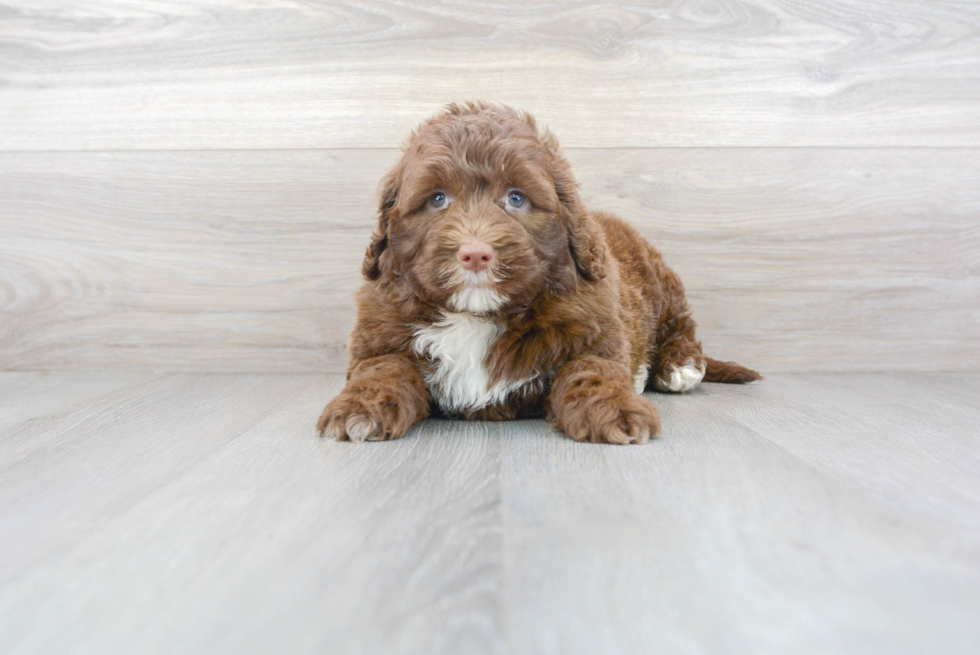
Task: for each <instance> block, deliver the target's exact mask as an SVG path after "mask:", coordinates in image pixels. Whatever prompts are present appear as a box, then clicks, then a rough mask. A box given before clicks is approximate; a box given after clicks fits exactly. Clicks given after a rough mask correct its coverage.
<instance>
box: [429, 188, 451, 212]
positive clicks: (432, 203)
mask: <svg viewBox="0 0 980 655" xmlns="http://www.w3.org/2000/svg"><path fill="white" fill-rule="evenodd" d="M448 204H449V198H448V197H447V196H446V194H445V193H443V192H442V191H436V192H435V193H433V194H432V195H431V196H429V207H432V208H433V209H442V208H443V207H445V206H446V205H448Z"/></svg>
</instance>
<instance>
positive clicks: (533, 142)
mask: <svg viewBox="0 0 980 655" xmlns="http://www.w3.org/2000/svg"><path fill="white" fill-rule="evenodd" d="M363 273H364V275H365V277H366V278H367V280H368V281H367V282H366V283H365V284H364V285H363V286H362V287H361V288H360V290H359V291H358V293H357V309H358V312H357V322H356V324H355V326H354V330H353V332H352V333H351V338H350V344H349V351H350V365H349V368H348V370H347V385H346V387H345V388H344V390H343V391H342V392H341V393H340V395H339V396H337V397H336V398H334V399H333V400H332V401H331V402H330V404H328V405H327V407H326V409H325V410H324V411H323V414H322V415H321V416H320V420H319V423H318V429H319V431H320V433H321V434H325V435H326V436H327V437H329V438H331V439H339V440H343V439H350V440H351V441H365V440H382V439H395V438H398V437H401V436H402V435H404V434H405V432H406V431H408V429H409V428H410V427H411V426H412V425H413V424H414V423H416V422H417V421H419V420H421V419H424V418H426V417H427V416H429V415H430V413H432V414H436V415H442V416H451V417H462V418H473V419H489V420H498V419H513V418H527V417H541V416H543V417H546V418H547V419H548V421H549V422H550V424H551V425H552V426H553V427H555V428H557V429H559V430H563V431H564V432H565V433H566V434H568V435H569V436H570V437H571V438H573V439H575V440H578V441H593V442H608V443H617V444H625V443H644V442H646V441H647V440H649V439H650V437H652V436H654V435H655V434H656V433H657V432H658V431H659V430H660V419H659V416H658V414H657V410H656V409H655V408H654V406H653V405H652V404H651V403H650V401H649V400H647V399H645V398H643V397H642V396H640V395H639V394H640V393H642V392H643V391H644V390H646V389H648V388H656V389H659V390H661V391H670V392H682V391H687V390H689V389H691V388H693V387H694V386H695V385H697V384H698V383H699V382H701V381H702V380H706V381H711V382H749V381H752V380H757V379H759V378H760V376H759V374H758V373H756V372H755V371H752V370H749V369H747V368H744V367H742V366H739V365H738V364H733V363H728V362H719V361H716V360H713V359H711V358H709V357H705V356H704V354H703V353H702V352H701V344H700V343H699V342H698V341H697V340H696V338H695V336H694V327H695V324H694V321H693V320H692V319H691V312H690V308H689V306H688V304H687V300H686V299H685V297H684V287H683V285H682V284H681V282H680V280H679V279H678V278H677V276H676V275H675V274H674V273H673V272H672V271H671V270H670V269H669V268H667V266H666V265H665V264H664V263H663V260H662V259H661V256H660V253H659V252H657V251H656V250H655V249H654V248H653V247H651V246H650V245H649V244H648V243H647V242H646V241H645V240H644V239H643V237H641V236H640V234H639V233H638V232H637V231H636V230H634V229H633V228H632V227H631V226H630V225H628V224H627V223H625V222H623V221H622V220H620V219H618V218H616V217H614V216H611V215H609V214H605V213H602V212H592V211H589V210H588V209H586V208H585V207H584V206H583V204H582V201H581V200H580V199H579V194H578V190H577V185H576V182H575V180H574V178H573V177H572V173H571V169H570V167H569V165H568V162H567V161H565V159H564V158H563V157H562V155H561V153H560V151H559V147H558V142H557V140H556V139H555V138H554V137H553V136H552V135H551V134H550V133H549V132H548V131H547V130H544V131H542V132H539V131H538V129H537V127H536V125H535V121H534V119H533V118H532V117H531V116H529V115H528V114H526V113H523V112H518V111H515V110H512V109H510V108H508V107H503V106H499V105H493V104H487V103H470V104H465V105H449V106H448V107H447V108H446V109H445V110H444V111H443V112H442V113H441V114H439V115H437V116H435V117H434V118H432V119H430V120H429V121H427V122H426V123H424V124H423V125H422V126H421V127H420V128H419V129H418V130H417V131H416V132H414V133H413V134H412V136H411V139H410V140H409V143H408V146H407V148H406V150H405V152H404V156H403V157H402V159H401V161H400V162H399V163H398V164H397V165H396V166H395V167H394V169H393V170H392V171H390V172H389V173H388V175H387V176H386V177H385V179H384V180H383V182H382V192H381V203H380V216H379V223H378V228H377V230H376V231H375V233H374V235H373V237H372V240H371V244H370V246H369V247H368V249H367V254H366V257H365V259H364V265H363Z"/></svg>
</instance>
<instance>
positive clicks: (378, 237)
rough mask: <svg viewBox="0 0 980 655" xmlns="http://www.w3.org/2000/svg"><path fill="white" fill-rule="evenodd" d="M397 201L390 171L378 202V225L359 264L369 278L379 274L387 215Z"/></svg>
mask: <svg viewBox="0 0 980 655" xmlns="http://www.w3.org/2000/svg"><path fill="white" fill-rule="evenodd" d="M397 201H398V188H397V187H396V186H395V175H394V172H392V173H389V174H388V176H387V177H386V178H385V182H384V190H383V191H382V192H381V200H380V202H379V203H378V227H377V229H375V231H374V234H372V235H371V243H370V244H369V245H368V247H367V251H366V252H365V253H364V263H362V264H361V273H362V274H363V275H364V277H366V278H367V279H369V280H377V279H378V277H380V276H381V254H382V253H383V252H384V251H385V249H386V248H387V247H388V217H389V215H390V214H391V210H392V209H394V207H395V202H397Z"/></svg>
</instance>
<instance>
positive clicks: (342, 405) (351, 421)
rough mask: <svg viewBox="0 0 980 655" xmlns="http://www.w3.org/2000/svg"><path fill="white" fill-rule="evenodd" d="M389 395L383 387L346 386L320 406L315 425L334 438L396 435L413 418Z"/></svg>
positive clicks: (358, 439)
mask: <svg viewBox="0 0 980 655" xmlns="http://www.w3.org/2000/svg"><path fill="white" fill-rule="evenodd" d="M393 400H394V399H392V398H389V397H388V394H387V392H386V391H384V390H383V389H382V390H378V391H377V392H376V393H372V392H371V391H369V390H359V391H358V392H352V391H350V390H347V389H345V390H344V391H343V392H342V393H341V394H340V395H339V396H337V397H336V398H334V399H333V400H332V401H330V403H329V404H328V405H327V407H326V409H324V410H323V414H321V415H320V420H319V421H317V424H316V427H317V430H318V431H319V432H320V435H321V436H324V437H327V438H328V439H333V440H334V441H347V440H350V441H356V442H362V441H385V440H388V439H398V438H399V437H402V436H404V435H405V433H406V432H408V428H410V427H411V426H412V424H413V423H414V422H415V421H414V420H410V419H409V418H408V417H407V416H406V414H407V412H405V411H404V409H405V408H399V407H398V405H397V404H396V403H395V402H393Z"/></svg>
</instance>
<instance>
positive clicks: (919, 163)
mask: <svg viewBox="0 0 980 655" xmlns="http://www.w3.org/2000/svg"><path fill="white" fill-rule="evenodd" d="M568 155H569V158H570V159H571V161H572V164H573V167H574V169H575V171H576V174H577V176H578V178H579V180H580V182H581V184H582V192H583V195H584V197H585V199H586V200H587V202H588V203H589V204H590V205H591V206H592V207H594V208H605V209H609V210H613V211H615V212H617V213H619V214H620V215H622V216H623V217H625V218H626V219H628V220H630V221H631V222H633V223H634V224H636V225H637V226H639V227H640V229H641V231H642V232H643V233H644V235H645V236H646V237H647V238H649V239H650V240H651V241H652V242H653V243H655V244H656V245H657V246H658V247H659V248H660V249H661V251H662V252H663V253H664V255H665V256H666V258H667V261H668V262H669V263H670V264H671V265H672V266H673V267H674V268H675V269H676V270H677V271H678V272H679V273H680V275H681V277H682V279H683V280H684V281H685V283H686V285H687V289H688V293H689V296H690V297H691V300H692V304H693V306H694V310H695V317H696V319H697V320H698V323H699V325H700V335H701V337H702V338H703V340H704V343H705V347H706V349H707V351H708V352H709V353H711V354H713V355H714V356H716V357H721V358H731V359H738V360H742V361H743V362H745V363H746V364H750V365H752V366H753V367H757V368H759V369H760V370H762V371H763V372H775V371H787V370H789V371H793V370H796V371H807V370H810V371H814V370H816V371H820V370H851V371H897V370H947V371H970V370H977V368H978V366H980V327H978V326H980V260H978V253H980V227H978V226H980V191H978V189H980V169H978V168H977V167H976V166H975V156H974V153H973V151H972V150H970V149H940V150H936V149H929V150H922V149H888V150H874V149H873V150H862V149H703V150H702V149H680V150H678V149H663V150H634V149H596V150H588V149H586V150H574V149H573V150H570V151H569V152H568ZM396 158H397V152H396V151H389V150H380V151H374V150H345V151H241V152H152V153H149V152H148V153H7V154H3V155H0V227H2V231H3V239H0V368H2V369H19V370H32V369H33V370H59V369H79V368H83V369H84V368H107V367H114V368H130V369H151V370H161V371H181V370H184V371H187V370H201V371H208V370H225V371H248V370H252V371H262V370H265V371H341V370H343V368H344V366H345V364H344V362H345V353H344V348H345V342H346V335H347V333H348V331H349V329H350V326H351V325H352V322H353V301H352V294H353V291H354V289H355V288H356V287H357V285H358V284H359V283H360V276H359V270H360V260H361V256H362V253H363V251H364V247H365V245H366V243H367V240H368V235H369V233H370V231H371V230H372V229H373V226H374V220H375V219H374V215H375V210H374V207H375V186H376V183H377V180H378V179H379V178H380V176H381V174H382V172H383V170H384V169H385V168H386V167H387V166H389V165H390V164H391V163H393V162H394V161H395V159H396Z"/></svg>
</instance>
